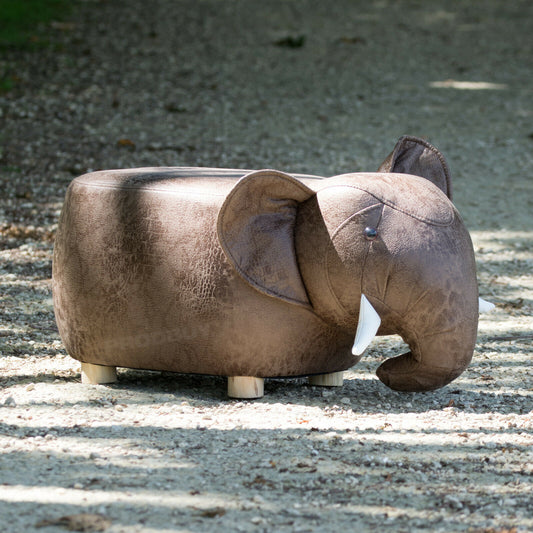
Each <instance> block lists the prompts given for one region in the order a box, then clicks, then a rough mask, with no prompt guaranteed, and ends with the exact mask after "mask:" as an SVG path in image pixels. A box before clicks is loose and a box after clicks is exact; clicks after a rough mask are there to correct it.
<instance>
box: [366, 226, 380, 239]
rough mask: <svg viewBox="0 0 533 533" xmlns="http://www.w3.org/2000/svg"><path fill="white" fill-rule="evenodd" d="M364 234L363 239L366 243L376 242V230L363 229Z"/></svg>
mask: <svg viewBox="0 0 533 533" xmlns="http://www.w3.org/2000/svg"><path fill="white" fill-rule="evenodd" d="M364 234H365V239H366V240H367V241H374V240H376V238H377V236H378V230H377V229H376V228H372V227H370V226H368V227H366V228H365V231H364Z"/></svg>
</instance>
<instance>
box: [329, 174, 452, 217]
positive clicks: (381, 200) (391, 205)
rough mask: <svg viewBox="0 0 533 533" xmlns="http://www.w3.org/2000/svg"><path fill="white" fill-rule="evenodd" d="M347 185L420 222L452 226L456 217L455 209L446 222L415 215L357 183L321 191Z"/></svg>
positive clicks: (331, 187)
mask: <svg viewBox="0 0 533 533" xmlns="http://www.w3.org/2000/svg"><path fill="white" fill-rule="evenodd" d="M418 177H420V176H418ZM345 187H349V188H351V189H356V190H358V191H363V192H366V193H367V194H369V195H370V196H372V197H373V198H375V199H376V200H377V201H378V202H380V203H382V204H385V205H387V206H389V207H391V208H392V209H394V210H395V211H398V212H399V213H403V214H404V215H407V216H409V217H411V218H414V219H416V220H419V221H420V222H425V223H426V224H430V225H432V226H440V227H445V226H450V225H451V224H452V223H453V219H454V216H453V210H450V211H451V215H450V217H449V220H448V221H446V222H435V221H434V220H430V219H428V218H426V217H421V216H419V215H414V214H413V213H410V212H409V211H406V210H405V209H401V208H400V207H398V206H397V205H395V204H394V203H393V202H390V201H388V200H385V199H383V198H380V197H379V196H377V195H375V194H374V193H372V192H370V191H368V190H367V189H364V188H363V187H358V186H357V185H352V184H346V185H330V186H326V187H324V188H323V189H320V192H321V191H324V190H326V189H335V188H345ZM441 192H442V191H441Z"/></svg>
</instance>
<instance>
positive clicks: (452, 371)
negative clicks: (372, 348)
mask: <svg viewBox="0 0 533 533" xmlns="http://www.w3.org/2000/svg"><path fill="white" fill-rule="evenodd" d="M476 336H477V320H472V321H469V322H467V323H464V322H463V323H461V324H459V325H457V326H456V327H454V328H452V329H450V330H447V331H445V332H441V333H437V334H433V335H428V336H426V337H418V336H417V337H415V338H412V339H409V338H407V337H406V338H405V339H404V340H406V342H407V343H408V344H409V347H410V348H411V351H410V352H408V353H405V354H403V355H400V356H398V357H394V358H392V359H388V360H387V361H385V362H384V363H382V364H381V366H380V367H379V368H378V370H377V375H378V377H379V379H380V380H381V381H382V382H383V383H385V384H386V385H387V386H389V387H390V388H392V389H394V390H398V391H405V392H423V391H429V390H434V389H438V388H440V387H443V386H444V385H447V384H448V383H450V382H451V381H452V380H454V379H455V378H456V377H457V376H459V375H460V374H461V373H462V372H463V371H464V370H465V368H466V367H467V366H468V364H469V363H470V361H471V359H472V354H473V351H474V345H475V341H476Z"/></svg>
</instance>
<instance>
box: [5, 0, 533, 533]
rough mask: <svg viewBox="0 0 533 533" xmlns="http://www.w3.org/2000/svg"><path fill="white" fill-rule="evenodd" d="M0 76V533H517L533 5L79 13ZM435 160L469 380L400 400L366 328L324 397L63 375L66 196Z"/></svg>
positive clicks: (274, 388) (214, 384)
mask: <svg viewBox="0 0 533 533" xmlns="http://www.w3.org/2000/svg"><path fill="white" fill-rule="evenodd" d="M73 4H74V10H73V14H72V16H71V18H70V19H69V20H68V21H66V22H63V23H55V24H53V25H51V26H50V27H49V28H46V29H45V33H46V34H47V36H48V37H49V39H50V41H51V46H49V47H44V48H42V49H38V50H34V51H14V50H13V51H5V52H3V53H2V56H0V70H1V71H3V72H4V75H8V76H11V77H13V79H14V80H15V87H14V89H13V90H11V91H10V92H9V93H4V94H0V122H1V128H0V187H1V190H2V195H1V198H0V301H1V308H0V352H1V358H0V365H1V366H0V368H1V376H0V379H1V383H2V388H1V389H0V449H1V455H0V517H1V522H0V524H1V525H0V529H1V530H2V531H6V532H17V533H18V532H21V531H24V532H32V531H42V532H43V533H47V532H54V531H63V530H65V529H70V530H78V531H98V530H105V531H108V532H110V533H117V532H120V531H127V532H143V533H145V532H146V533H147V532H158V533H159V532H166V531H184V532H185V531H187V532H209V531H258V532H259V531H290V532H297V531H299V532H304V531H309V532H315V531H326V532H327V531H343V530H344V531H347V530H349V531H375V530H378V531H394V532H411V531H468V532H471V533H481V532H484V533H504V532H507V533H510V532H526V531H533V511H532V509H533V490H532V489H533V451H532V450H533V448H532V445H533V431H532V429H533V384H532V383H533V380H532V377H533V370H532V366H531V343H532V340H533V338H532V335H533V320H532V309H533V278H532V276H531V272H532V265H533V250H532V243H533V217H532V214H531V213H532V209H533V200H532V198H533V195H532V192H533V187H532V183H533V181H532V170H531V169H532V168H533V156H532V154H533V125H532V124H533V121H532V113H533V109H532V102H533V89H532V87H533V83H532V82H533V63H532V58H533V41H532V40H531V35H532V33H533V3H531V2H529V0H514V1H513V2H508V1H504V0H501V1H497V0H480V1H479V2H464V1H444V0H428V1H424V2H422V1H420V0H405V1H401V2H398V1H396V0H380V1H378V0H376V1H370V2H368V1H367V2H362V1H347V0H346V1H340V0H339V1H334V2H327V3H326V2H319V1H311V0H305V1H298V2H296V1H290V0H278V1H274V0H262V1H261V2H259V1H252V0H249V1H244V0H239V1H238V0H227V1H225V2H220V1H217V0H203V1H201V2H200V1H196V0H183V1H170V0H168V1H165V0H154V1H151V2H144V1H142V0H129V1H126V0H113V1H111V0H108V1H90V0H85V1H82V0H76V1H74V2H73ZM404 133H408V134H412V135H419V136H424V137H426V138H428V139H429V140H430V141H432V142H433V143H434V144H436V145H437V146H438V147H439V148H440V149H441V150H443V151H444V153H445V154H446V156H447V157H448V160H449V163H450V166H451V169H452V173H453V175H454V179H455V181H454V185H455V202H456V204H457V206H458V207H459V209H460V211H461V212H462V213H463V215H464V218H465V221H466V223H467V226H468V227H469V228H470V229H471V232H472V236H473V239H474V243H475V247H476V252H477V258H478V268H479V279H480V292H481V295H482V296H483V297H485V298H486V299H488V300H491V301H493V302H494V303H496V306H497V307H496V310H495V311H493V312H492V313H491V314H489V315H485V316H483V317H482V318H481V322H480V334H479V343H478V346H477V349H476V353H475V356H474V361H473V363H472V365H471V366H470V368H469V369H468V370H467V371H466V372H465V373H464V374H463V375H462V376H461V377H460V378H459V379H457V380H456V381H455V382H454V383H452V384H451V385H449V386H448V387H445V388H444V389H441V390H439V391H436V392H432V393H425V394H401V393H396V392H393V391H391V390H389V389H387V388H386V387H385V386H384V385H382V384H381V383H380V382H379V381H378V380H377V378H376V377H375V375H374V370H375V368H376V367H377V366H378V365H379V363H380V362H381V361H382V360H383V359H384V358H387V357H389V356H390V355H391V354H395V353H399V352H400V350H401V349H402V342H401V340H399V339H398V338H395V337H394V338H380V339H378V340H377V342H376V343H375V344H374V345H373V346H372V348H371V349H370V350H369V353H368V354H366V355H365V357H364V359H363V361H362V362H361V363H360V364H359V365H357V366H356V367H354V368H353V369H351V370H350V371H348V372H347V373H346V378H347V379H346V381H345V385H344V387H342V388H338V389H321V388H318V387H311V386H309V385H307V383H306V382H305V381H304V380H297V379H296V380H295V379H291V380H267V381H266V384H265V391H266V395H265V397H264V398H263V399H261V400H257V401H253V402H249V401H229V400H227V399H226V395H225V388H226V386H225V380H224V379H221V378H212V377H202V376H183V375H173V374H168V373H155V372H138V371H132V370H120V371H119V382H118V384H116V385H113V386H90V385H81V384H80V374H79V366H78V364H77V362H76V361H74V360H72V359H71V358H69V357H68V356H67V355H66V353H65V351H64V349H63V347H62V344H61V341H60V339H59V336H58V334H57V330H56V327H55V322H54V316H53V309H52V304H51V282H50V276H51V257H52V248H53V238H54V232H55V229H56V224H57V218H58V214H59V211H60V209H61V204H62V199H63V196H64V193H65V189H66V187H67V185H68V183H69V181H70V180H71V179H72V178H73V177H74V176H76V175H78V174H81V173H83V172H85V171H87V170H90V169H101V168H123V167H136V166H146V165H156V166H157V165H176V166H177V165H202V166H220V167H242V168H264V167H270V168H278V169H280V170H285V171H294V172H307V173H312V174H323V175H332V174H337V173H341V172H347V171H362V170H374V169H376V168H377V166H378V165H379V163H380V162H381V160H382V159H383V158H384V156H385V155H386V154H387V153H388V152H389V151H390V150H391V149H392V146H393V145H394V143H395V142H396V139H397V138H398V137H399V136H400V135H402V134H404Z"/></svg>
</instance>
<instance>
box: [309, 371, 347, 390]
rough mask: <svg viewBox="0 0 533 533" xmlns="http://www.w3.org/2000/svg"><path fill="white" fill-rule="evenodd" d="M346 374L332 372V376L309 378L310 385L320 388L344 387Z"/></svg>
mask: <svg viewBox="0 0 533 533" xmlns="http://www.w3.org/2000/svg"><path fill="white" fill-rule="evenodd" d="M343 375H344V372H332V373H331V374H318V375H316V376H309V384H310V385H316V386H319V387H342V384H343V383H344V377H343Z"/></svg>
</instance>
